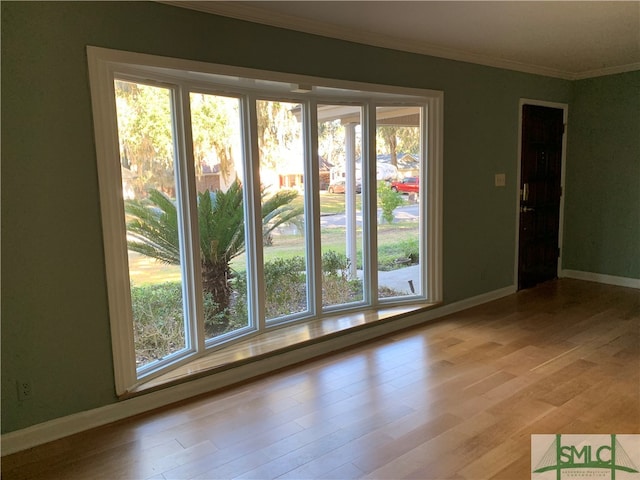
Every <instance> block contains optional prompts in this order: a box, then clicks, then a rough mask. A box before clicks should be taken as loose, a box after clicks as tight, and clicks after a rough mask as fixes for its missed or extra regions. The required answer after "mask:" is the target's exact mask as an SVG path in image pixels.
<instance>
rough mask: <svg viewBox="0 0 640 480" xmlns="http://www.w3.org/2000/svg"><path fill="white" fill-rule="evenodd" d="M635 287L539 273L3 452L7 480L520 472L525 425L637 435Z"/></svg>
mask: <svg viewBox="0 0 640 480" xmlns="http://www.w3.org/2000/svg"><path fill="white" fill-rule="evenodd" d="M639 337H640V291H638V290H634V289H629V288H621V287H612V286H607V285H599V284H596V283H590V282H583V281H577V280H559V281H554V282H549V283H547V284H544V285H541V286H538V287H536V288H534V289H531V290H525V291H522V292H519V293H517V294H515V295H511V296H509V297H505V298H503V299H501V300H498V301H494V302H491V303H488V304H485V305H482V306H480V307H476V308H473V309H470V310H466V311H464V312H460V313H457V314H454V315H451V316H448V317H445V318H443V319H441V320H439V321H437V322H432V323H430V324H427V325H425V326H422V327H420V328H416V329H412V330H410V331H405V332H402V333H400V334H395V335H393V336H391V337H388V338H385V339H382V340H378V341H376V342H372V343H368V344H365V345H361V346H358V347H356V348H353V349H351V350H349V351H345V352H341V353H338V354H335V355H331V356H327V357H325V358H322V359H320V360H316V361H313V362H308V363H305V364H303V365H298V366H296V367H293V368H290V369H288V370H286V371H282V372H279V373H276V374H273V375H271V376H268V377H265V378H262V379H259V380H256V381H253V382H250V383H246V384H244V385H241V386H238V387H234V388H231V389H228V390H225V391H223V392H219V393H214V394H209V395H206V396H201V397H199V398H197V399H193V400H190V401H187V402H184V403H182V404H180V405H177V406H174V407H171V408H166V409H163V410H160V411H157V412H153V413H150V414H146V415H143V416H139V417H136V418H132V419H129V420H127V421H122V422H119V423H117V424H114V425H110V426H106V427H102V428H100V429H96V430H92V431H89V432H85V433H81V434H78V435H74V436H72V437H68V438H65V439H62V440H59V441H56V442H53V443H50V444H47V445H43V446H41V447H37V448H34V449H31V450H28V451H25V452H20V453H17V454H14V455H11V456H8V457H5V458H3V459H2V478H3V479H4V480H12V479H48V478H60V479H82V480H85V479H110V480H112V479H125V478H127V479H191V478H195V479H227V478H229V479H231V478H253V479H266V478H292V479H303V478H313V479H348V478H370V479H400V478H413V479H491V478H496V479H498V478H499V479H506V480H517V479H527V478H530V471H531V467H530V442H531V440H530V436H531V434H533V433H619V434H622V433H640V344H639V342H640V338H639Z"/></svg>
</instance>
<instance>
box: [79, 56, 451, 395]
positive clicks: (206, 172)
mask: <svg viewBox="0 0 640 480" xmlns="http://www.w3.org/2000/svg"><path fill="white" fill-rule="evenodd" d="M88 52H89V67H90V78H91V89H92V99H93V107H94V124H95V131H96V132H95V133H96V146H97V158H98V173H99V181H100V195H101V203H102V216H103V225H104V244H105V258H106V262H107V265H106V266H107V285H108V289H109V292H108V293H109V302H110V315H111V327H112V337H113V351H114V365H115V372H116V390H117V392H118V393H119V394H122V393H125V392H127V391H128V390H130V389H131V388H133V387H134V386H135V385H137V384H139V383H141V382H144V381H147V380H148V379H151V378H153V377H154V376H156V375H159V374H161V373H162V372H165V371H167V369H171V368H175V367H176V366H178V365H182V364H184V363H185V362H189V361H191V360H193V359H194V358H197V357H199V356H202V355H206V354H207V352H209V351H211V350H212V349H220V348H225V347H226V346H227V345H230V344H233V342H235V341H238V340H239V339H245V338H248V337H250V336H252V335H254V336H255V335H262V334H264V333H265V332H268V331H269V330H270V329H275V328H279V327H281V326H282V325H285V324H288V323H291V322H304V321H313V320H315V319H319V318H322V317H323V316H329V315H330V316H336V315H337V316H339V315H341V312H353V311H358V310H367V309H376V308H379V307H380V306H383V305H392V304H400V303H411V302H424V301H425V300H429V301H438V300H440V276H441V272H440V271H441V260H440V257H441V252H440V248H441V247H440V236H441V233H440V230H441V227H440V208H441V206H440V196H441V186H440V183H441V180H440V176H441V151H440V150H441V147H440V144H441V135H442V133H441V128H442V122H441V115H442V113H441V112H442V96H441V94H440V93H438V92H432V91H425V90H416V89H402V88H396V87H389V86H376V85H368V84H361V83H357V84H356V83H352V82H338V81H331V80H327V79H318V78H310V77H301V76H293V75H286V74H281V73H274V72H264V71H256V70H248V69H239V68H234V67H228V66H219V65H210V64H203V63H198V62H192V61H186V60H179V59H168V58H161V57H152V56H147V55H140V54H133V53H127V52H116V51H111V50H105V49H99V48H93V47H89V49H88ZM405 177H415V178H416V179H418V180H417V181H416V183H417V184H418V187H417V188H416V189H415V190H414V191H410V192H405V191H398V190H397V189H396V188H395V187H394V184H395V182H399V181H401V180H402V179H403V178H405Z"/></svg>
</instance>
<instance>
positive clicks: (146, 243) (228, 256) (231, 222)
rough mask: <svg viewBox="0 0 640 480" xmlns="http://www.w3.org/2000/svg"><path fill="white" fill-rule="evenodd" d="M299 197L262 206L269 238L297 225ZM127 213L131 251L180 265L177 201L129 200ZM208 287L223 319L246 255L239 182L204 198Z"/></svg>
mask: <svg viewBox="0 0 640 480" xmlns="http://www.w3.org/2000/svg"><path fill="white" fill-rule="evenodd" d="M296 196H297V192H295V191H285V190H281V191H279V192H277V193H276V194H274V195H272V196H271V197H269V198H264V193H263V202H262V224H263V234H264V235H269V234H270V233H271V232H272V231H273V230H274V229H275V228H277V227H278V226H280V225H282V224H283V223H285V222H289V221H292V220H294V219H295V217H297V216H298V215H300V213H301V212H302V209H301V208H297V207H294V206H292V205H291V202H292V200H293V199H294V198H295V197H296ZM125 210H126V213H127V214H128V215H130V216H131V217H132V218H133V219H132V220H131V221H129V222H128V224H127V233H128V234H129V235H130V236H131V237H132V240H129V241H128V246H129V249H131V250H133V251H134V252H138V253H141V254H143V255H146V256H148V257H152V258H155V259H156V260H158V261H160V262H164V263H169V264H179V263H180V246H179V228H178V216H177V210H176V205H175V202H174V200H172V199H171V198H169V197H168V196H167V195H166V194H164V193H162V192H160V191H159V190H151V191H150V192H149V198H148V199H147V200H146V201H141V200H128V201H127V202H126V204H125ZM198 220H199V229H200V262H201V267H202V287H203V289H204V291H205V292H211V294H212V296H213V299H214V301H215V303H216V304H217V308H218V310H217V313H225V312H226V311H227V310H228V308H229V307H230V305H231V293H232V289H231V285H230V283H229V281H230V279H231V267H230V265H229V263H230V262H231V260H232V259H233V258H234V257H236V256H238V255H240V254H242V253H243V252H244V249H245V242H244V237H245V235H244V233H245V230H244V209H243V197H242V187H241V186H240V184H239V182H238V181H237V180H236V181H234V182H233V183H232V184H231V186H230V187H229V189H228V190H227V191H226V192H225V191H222V190H216V191H214V192H209V191H208V190H207V191H205V192H203V193H199V194H198Z"/></svg>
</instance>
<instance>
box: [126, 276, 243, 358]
mask: <svg viewBox="0 0 640 480" xmlns="http://www.w3.org/2000/svg"><path fill="white" fill-rule="evenodd" d="M245 291H246V288H245ZM245 296H246V293H245ZM131 306H132V311H133V325H134V344H135V350H136V357H137V363H138V364H146V363H149V362H150V361H153V360H159V359H161V358H163V357H165V356H166V355H169V354H171V353H173V352H176V351H178V350H180V349H182V348H184V346H185V339H184V312H183V303H182V286H181V283H180V282H166V283H158V284H151V285H141V286H134V285H132V286H131ZM203 306H204V325H205V334H206V336H207V338H212V337H214V336H217V335H221V334H223V333H226V332H229V331H232V330H235V329H237V328H240V327H242V326H245V325H247V313H246V312H247V311H246V302H234V305H233V306H232V308H231V309H229V310H230V311H227V312H220V311H219V308H218V305H217V304H216V302H215V301H214V300H213V295H212V294H211V292H205V293H204V297H203ZM238 307H241V308H240V309H238Z"/></svg>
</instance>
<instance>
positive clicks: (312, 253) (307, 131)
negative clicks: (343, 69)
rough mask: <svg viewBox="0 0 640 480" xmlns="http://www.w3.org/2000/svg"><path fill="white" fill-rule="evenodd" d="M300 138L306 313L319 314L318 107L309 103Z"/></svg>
mask: <svg viewBox="0 0 640 480" xmlns="http://www.w3.org/2000/svg"><path fill="white" fill-rule="evenodd" d="M302 118H303V129H302V132H303V135H304V145H305V157H306V158H305V162H304V166H305V169H304V178H305V181H304V188H305V195H304V198H305V200H306V205H305V209H306V210H307V213H306V214H305V218H306V219H310V220H311V221H306V222H305V228H306V229H307V232H306V235H305V237H306V238H307V239H308V240H307V258H309V267H308V268H309V269H310V271H309V272H308V278H309V280H310V281H309V291H310V292H311V297H310V299H309V300H310V305H309V307H310V310H311V314H312V315H314V316H315V315H318V314H319V313H320V312H321V311H322V248H321V235H320V160H319V158H318V104H317V102H316V101H314V100H311V101H309V102H306V103H305V104H303V115H302Z"/></svg>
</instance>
